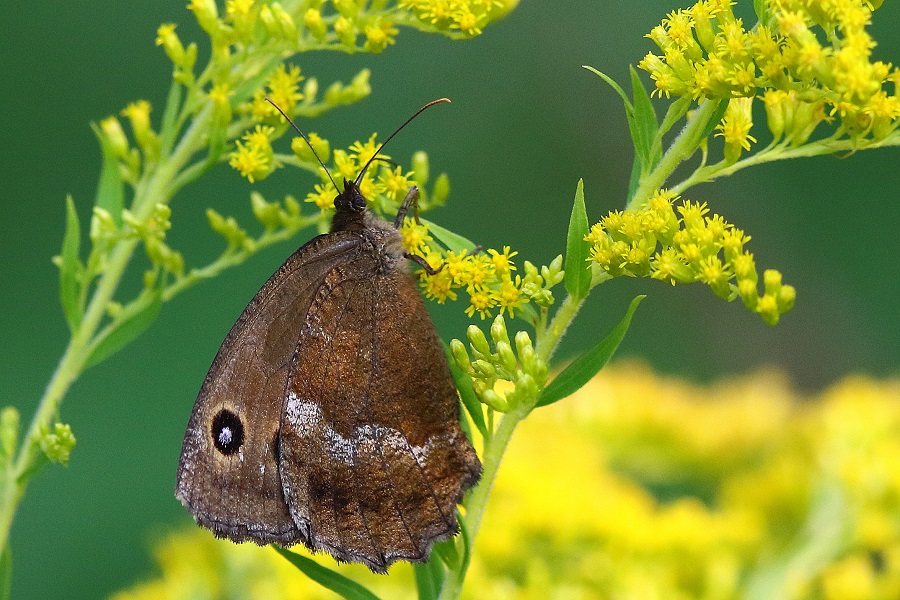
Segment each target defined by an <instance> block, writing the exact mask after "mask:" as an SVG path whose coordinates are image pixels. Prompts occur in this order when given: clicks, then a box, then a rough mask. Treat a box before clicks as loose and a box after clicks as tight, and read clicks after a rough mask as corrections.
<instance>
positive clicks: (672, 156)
mask: <svg viewBox="0 0 900 600" xmlns="http://www.w3.org/2000/svg"><path fill="white" fill-rule="evenodd" d="M718 107H719V101H716V100H706V101H704V102H703V104H701V105H700V106H699V107H698V108H697V110H696V111H694V113H693V114H692V115H691V116H690V117H689V118H688V121H687V125H685V126H684V129H682V130H681V133H679V134H678V137H676V138H675V140H674V141H673V142H672V145H671V146H669V149H668V150H666V153H665V154H664V155H663V157H662V159H661V160H660V161H659V164H657V165H656V167H655V168H654V169H653V171H651V172H650V173H648V174H647V175H645V176H643V177H641V181H640V183H639V184H638V187H637V189H636V190H635V191H634V196H632V197H631V200H629V201H628V206H627V207H626V208H627V209H630V210H634V209H635V208H637V207H639V206H641V205H642V204H644V202H646V201H647V199H648V198H650V197H651V196H652V195H653V193H654V192H655V191H656V190H658V189H659V188H661V187H662V186H663V184H664V183H665V182H666V179H668V178H669V175H671V174H672V171H674V170H675V169H676V168H677V167H678V165H680V164H681V163H683V162H684V161H686V160H687V159H689V158H690V157H691V156H693V155H694V152H696V151H697V144H699V142H700V141H701V140H702V139H703V138H702V137H701V136H700V134H701V133H702V132H703V131H704V130H705V129H706V126H707V124H708V123H709V120H710V118H711V117H712V116H713V114H715V112H716V110H717V109H718Z"/></svg>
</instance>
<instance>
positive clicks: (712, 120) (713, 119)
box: [696, 98, 730, 144]
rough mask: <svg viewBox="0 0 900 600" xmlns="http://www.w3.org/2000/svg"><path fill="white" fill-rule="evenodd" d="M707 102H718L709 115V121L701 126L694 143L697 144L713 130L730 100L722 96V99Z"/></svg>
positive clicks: (723, 114)
mask: <svg viewBox="0 0 900 600" xmlns="http://www.w3.org/2000/svg"><path fill="white" fill-rule="evenodd" d="M707 102H718V105H717V106H716V109H715V111H713V113H712V114H711V115H710V117H709V121H707V122H706V125H705V126H704V127H703V132H702V133H701V134H700V135H699V136H697V140H696V143H697V144H699V143H700V142H702V141H703V140H705V139H706V138H707V137H709V134H711V133H712V132H713V130H715V128H716V126H717V125H718V124H719V121H721V120H722V117H724V116H725V111H726V110H727V109H728V103H729V102H730V100H729V99H728V98H724V99H722V100H707Z"/></svg>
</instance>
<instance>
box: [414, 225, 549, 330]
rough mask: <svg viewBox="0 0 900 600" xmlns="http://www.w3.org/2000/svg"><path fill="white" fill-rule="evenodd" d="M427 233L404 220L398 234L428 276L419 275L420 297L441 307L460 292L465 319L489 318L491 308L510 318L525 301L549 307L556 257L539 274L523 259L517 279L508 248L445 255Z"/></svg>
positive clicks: (443, 250) (518, 310) (446, 252)
mask: <svg viewBox="0 0 900 600" xmlns="http://www.w3.org/2000/svg"><path fill="white" fill-rule="evenodd" d="M428 229H429V227H428V224H427V223H417V222H416V221H415V220H414V219H406V220H405V221H404V223H403V227H402V228H401V230H400V231H401V233H402V234H403V239H404V245H405V246H406V249H407V250H408V251H409V252H410V254H415V255H417V256H421V257H422V258H423V259H424V260H425V262H427V263H428V265H429V266H430V267H431V268H432V270H433V271H434V272H433V273H428V272H427V271H425V270H424V269H423V270H420V271H419V280H420V285H421V287H422V292H423V293H424V295H425V297H426V298H431V299H433V300H435V301H436V302H438V303H439V304H443V303H444V302H446V301H447V300H448V299H449V300H456V299H457V293H456V291H455V290H459V289H464V290H465V292H466V294H467V295H468V297H469V306H468V307H467V308H466V314H467V315H469V316H470V317H471V316H474V315H475V313H478V316H479V317H481V318H482V319H487V318H488V317H490V316H492V314H493V311H495V310H497V309H499V311H500V314H501V315H502V314H505V313H509V316H510V317H515V316H516V313H517V312H521V311H522V310H523V308H524V306H525V305H526V304H528V303H529V302H534V303H535V304H537V305H538V306H541V307H547V306H550V305H551V304H553V302H554V299H553V293H552V292H551V291H550V288H552V287H553V286H555V285H556V284H558V283H559V282H561V281H562V280H563V277H564V276H565V273H564V272H563V271H562V256H558V257H557V258H556V259H554V260H553V262H551V263H550V265H549V266H544V267H541V269H538V268H537V267H536V266H535V265H534V264H532V263H531V262H529V261H527V260H526V261H525V262H524V263H523V267H524V270H525V277H524V278H523V277H522V276H521V275H519V274H517V273H516V272H515V271H517V267H516V264H515V263H514V262H513V261H512V257H514V256H516V255H517V254H518V252H513V251H511V250H510V248H509V246H504V247H503V249H502V250H495V249H493V248H489V249H488V250H487V251H486V252H480V251H479V252H477V253H472V252H469V251H466V250H458V251H453V250H445V249H443V248H442V247H441V246H440V245H438V244H437V243H435V241H434V239H433V238H432V236H431V235H430V234H429V231H428Z"/></svg>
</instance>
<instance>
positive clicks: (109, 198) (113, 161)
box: [91, 123, 125, 225]
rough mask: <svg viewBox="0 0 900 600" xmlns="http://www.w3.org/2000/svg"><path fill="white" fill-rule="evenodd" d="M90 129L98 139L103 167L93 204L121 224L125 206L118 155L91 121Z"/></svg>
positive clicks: (117, 223)
mask: <svg viewBox="0 0 900 600" xmlns="http://www.w3.org/2000/svg"><path fill="white" fill-rule="evenodd" d="M91 129H93V130H94V135H96V136H97V139H98V140H99V141H100V149H101V150H102V152H103V167H102V168H101V170H100V182H99V183H98V184H97V197H96V198H95V199H94V206H96V207H97V208H102V209H103V210H105V211H107V212H108V213H109V214H111V215H112V218H113V219H115V221H116V225H121V224H122V209H123V208H125V187H124V184H123V183H122V173H121V171H119V157H118V156H116V151H115V149H114V148H113V147H112V144H111V143H110V142H109V140H108V139H106V136H105V135H103V131H102V130H101V129H100V127H98V126H97V125H96V124H95V123H91Z"/></svg>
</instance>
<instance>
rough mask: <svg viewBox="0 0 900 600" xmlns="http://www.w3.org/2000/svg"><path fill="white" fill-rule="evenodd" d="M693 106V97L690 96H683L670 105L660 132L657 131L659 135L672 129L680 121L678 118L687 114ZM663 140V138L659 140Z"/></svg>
mask: <svg viewBox="0 0 900 600" xmlns="http://www.w3.org/2000/svg"><path fill="white" fill-rule="evenodd" d="M690 107H691V99H690V97H689V96H682V97H681V98H679V99H678V100H676V101H675V102H673V103H672V104H670V105H669V110H667V111H666V116H665V117H663V122H662V125H660V126H659V132H657V134H656V135H657V136H658V137H661V136H664V135H665V134H666V133H668V131H669V130H670V129H672V125H674V124H675V123H677V122H678V120H679V119H680V118H681V117H683V116H684V115H686V114H687V111H688V109H689V108H690ZM657 141H659V142H661V140H657Z"/></svg>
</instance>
